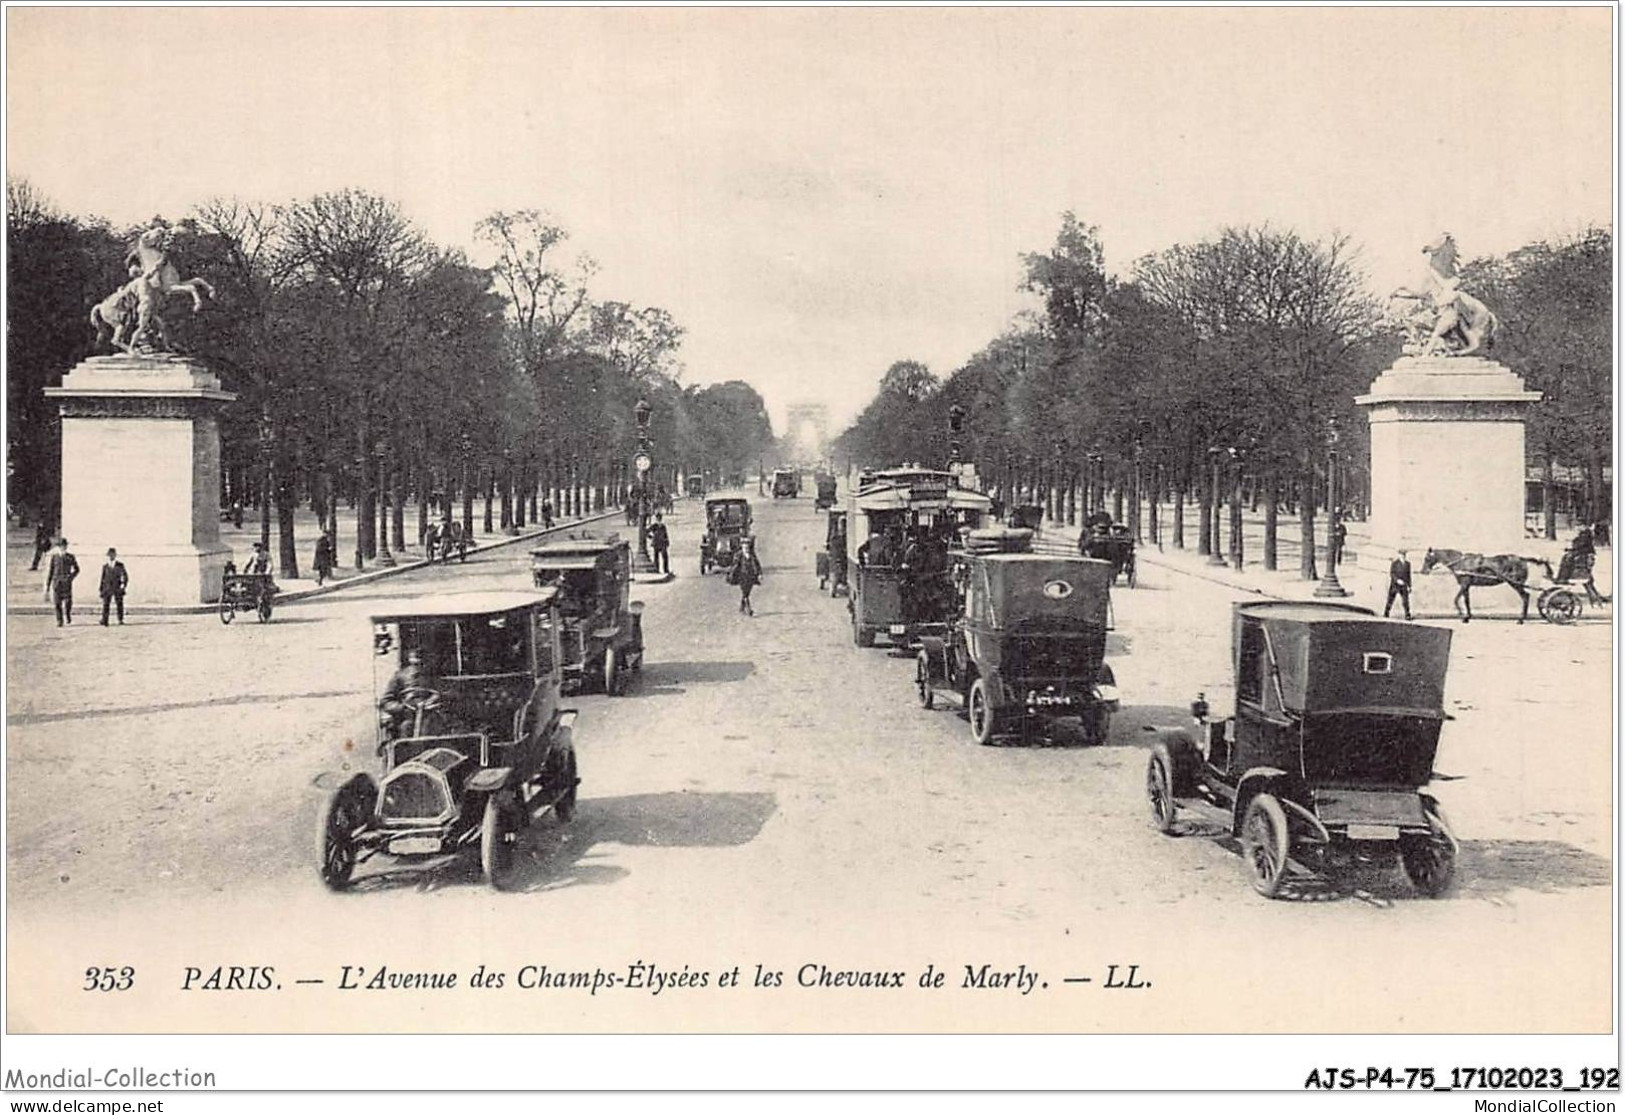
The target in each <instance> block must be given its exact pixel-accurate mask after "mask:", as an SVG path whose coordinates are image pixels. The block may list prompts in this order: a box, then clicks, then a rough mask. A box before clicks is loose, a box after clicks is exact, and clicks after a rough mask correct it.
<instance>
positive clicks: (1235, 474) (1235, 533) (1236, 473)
mask: <svg viewBox="0 0 1625 1115" xmlns="http://www.w3.org/2000/svg"><path fill="white" fill-rule="evenodd" d="M1229 452H1230V467H1231V471H1232V475H1231V479H1230V564H1231V565H1233V566H1235V567H1236V568H1237V569H1240V568H1242V566H1243V564H1244V563H1245V562H1244V559H1245V557H1246V544H1245V537H1244V535H1243V524H1242V518H1241V462H1242V451H1241V450H1240V449H1231V450H1230V451H1229Z"/></svg>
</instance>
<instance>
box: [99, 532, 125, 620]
mask: <svg viewBox="0 0 1625 1115" xmlns="http://www.w3.org/2000/svg"><path fill="white" fill-rule="evenodd" d="M129 583H130V573H129V570H127V569H125V568H124V563H123V562H122V561H120V560H119V559H118V551H117V550H115V549H112V548H111V547H109V548H108V550H107V564H106V565H104V566H102V583H101V594H102V626H103V627H106V626H107V612H108V608H109V606H110V605H114V604H117V605H118V625H119V626H120V627H123V626H124V589H125V586H127V585H128V584H129Z"/></svg>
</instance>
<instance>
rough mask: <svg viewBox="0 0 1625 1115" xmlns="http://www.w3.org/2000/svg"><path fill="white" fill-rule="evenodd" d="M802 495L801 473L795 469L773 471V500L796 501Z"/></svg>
mask: <svg viewBox="0 0 1625 1115" xmlns="http://www.w3.org/2000/svg"><path fill="white" fill-rule="evenodd" d="M800 494H801V473H799V472H797V471H796V470H795V469H793V468H779V469H774V470H773V498H774V499H785V498H789V499H795V498H796V497H797V496H799V495H800Z"/></svg>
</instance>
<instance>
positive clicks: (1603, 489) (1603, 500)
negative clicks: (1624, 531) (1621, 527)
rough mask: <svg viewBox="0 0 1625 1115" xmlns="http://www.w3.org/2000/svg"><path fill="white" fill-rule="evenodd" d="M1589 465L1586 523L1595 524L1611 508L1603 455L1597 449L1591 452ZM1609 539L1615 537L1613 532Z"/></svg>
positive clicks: (1605, 515)
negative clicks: (1603, 473) (1604, 476)
mask: <svg viewBox="0 0 1625 1115" xmlns="http://www.w3.org/2000/svg"><path fill="white" fill-rule="evenodd" d="M1589 463H1590V466H1591V467H1590V469H1589V476H1588V477H1587V481H1588V483H1587V488H1588V489H1589V493H1588V495H1589V498H1588V499H1587V501H1586V516H1585V521H1586V523H1587V524H1591V523H1595V522H1596V521H1597V520H1598V519H1602V518H1605V517H1607V514H1608V512H1607V508H1608V507H1609V506H1610V505H1609V501H1608V490H1607V481H1606V480H1604V479H1603V475H1602V453H1601V452H1599V451H1598V450H1597V449H1596V448H1593V449H1592V450H1591V459H1590V462H1589ZM1609 537H1610V538H1612V537H1613V534H1612V533H1611V532H1610V534H1609Z"/></svg>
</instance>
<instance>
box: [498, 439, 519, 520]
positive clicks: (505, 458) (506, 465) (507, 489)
mask: <svg viewBox="0 0 1625 1115" xmlns="http://www.w3.org/2000/svg"><path fill="white" fill-rule="evenodd" d="M514 495H515V492H514V482H513V450H512V449H504V450H503V451H502V506H503V515H502V519H503V523H502V533H503V534H506V535H509V536H517V535H518V534H519V527H518V524H517V522H516V519H517V514H516V508H515V507H514V505H513V504H514Z"/></svg>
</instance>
